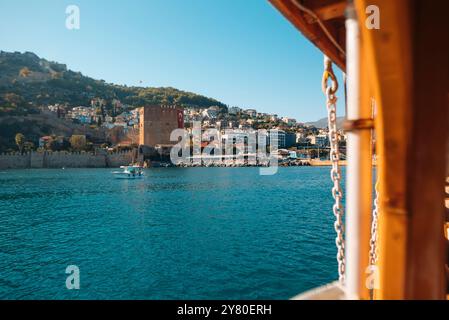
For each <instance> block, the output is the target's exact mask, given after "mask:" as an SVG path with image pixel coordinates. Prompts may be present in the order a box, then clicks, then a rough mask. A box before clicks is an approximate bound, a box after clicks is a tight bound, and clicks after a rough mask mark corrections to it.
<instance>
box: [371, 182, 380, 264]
mask: <svg viewBox="0 0 449 320" xmlns="http://www.w3.org/2000/svg"><path fill="white" fill-rule="evenodd" d="M378 185H379V181H377V182H376V186H375V187H374V188H375V191H376V198H375V199H374V209H373V216H372V221H371V239H370V242H369V244H370V250H369V262H370V265H372V266H374V265H376V264H377V228H378V223H377V221H378V216H379V187H378Z"/></svg>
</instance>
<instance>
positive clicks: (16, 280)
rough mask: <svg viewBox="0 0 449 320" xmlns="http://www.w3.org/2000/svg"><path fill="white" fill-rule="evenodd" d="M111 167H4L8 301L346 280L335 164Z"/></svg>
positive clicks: (159, 295)
mask: <svg viewBox="0 0 449 320" xmlns="http://www.w3.org/2000/svg"><path fill="white" fill-rule="evenodd" d="M112 171H114V169H65V170H64V169H48V170H47V169H35V170H34V169H30V170H6V171H0V299H69V300H71V299H125V300H127V299H289V298H291V297H293V296H295V295H297V294H299V293H301V292H303V291H305V290H308V289H311V288H313V287H316V286H320V285H323V284H326V283H329V282H331V281H334V280H336V279H337V277H338V275H337V263H336V254H337V252H336V248H335V232H334V229H333V222H334V216H333V214H332V204H333V199H332V194H331V188H332V183H331V180H330V168H329V167H281V168H279V170H278V172H277V173H276V174H274V175H271V176H267V175H260V174H259V169H258V168H249V167H245V168H151V169H146V170H145V176H144V178H143V179H136V180H124V179H114V177H113V174H112ZM343 171H344V168H343ZM343 176H344V175H343ZM343 185H344V184H343Z"/></svg>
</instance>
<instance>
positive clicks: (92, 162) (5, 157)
mask: <svg viewBox="0 0 449 320" xmlns="http://www.w3.org/2000/svg"><path fill="white" fill-rule="evenodd" d="M132 160H133V152H132V151H125V152H117V153H104V154H96V153H90V152H65V151H61V152H29V153H24V154H19V153H9V154H1V155H0V169H2V170H3V169H30V168H36V169H40V168H63V167H64V168H107V167H110V168H115V167H120V166H124V165H128V164H130V163H131V162H132Z"/></svg>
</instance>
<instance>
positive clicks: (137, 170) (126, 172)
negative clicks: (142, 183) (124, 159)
mask: <svg viewBox="0 0 449 320" xmlns="http://www.w3.org/2000/svg"><path fill="white" fill-rule="evenodd" d="M120 169H123V171H114V172H112V173H113V174H114V177H115V178H116V179H139V178H143V171H142V167H140V166H121V167H120Z"/></svg>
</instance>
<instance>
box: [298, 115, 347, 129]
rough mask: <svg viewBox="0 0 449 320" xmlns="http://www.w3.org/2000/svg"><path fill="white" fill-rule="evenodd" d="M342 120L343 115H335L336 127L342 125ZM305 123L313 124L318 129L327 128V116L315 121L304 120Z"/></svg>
mask: <svg viewBox="0 0 449 320" xmlns="http://www.w3.org/2000/svg"><path fill="white" fill-rule="evenodd" d="M344 120H345V117H337V128H338V129H340V128H341V127H342V125H343V121H344ZM306 125H309V126H314V127H316V128H319V129H323V128H327V118H322V119H320V120H317V121H315V122H306Z"/></svg>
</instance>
